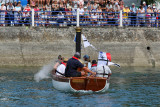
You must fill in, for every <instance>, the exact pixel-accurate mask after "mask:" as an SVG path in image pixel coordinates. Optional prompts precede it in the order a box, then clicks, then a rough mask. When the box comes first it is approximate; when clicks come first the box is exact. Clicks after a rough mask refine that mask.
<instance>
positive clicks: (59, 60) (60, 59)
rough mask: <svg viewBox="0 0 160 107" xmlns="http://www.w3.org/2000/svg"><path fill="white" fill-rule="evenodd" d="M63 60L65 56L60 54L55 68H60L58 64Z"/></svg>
mask: <svg viewBox="0 0 160 107" xmlns="http://www.w3.org/2000/svg"><path fill="white" fill-rule="evenodd" d="M62 62H63V57H62V56H61V55H59V56H58V60H57V61H56V64H55V65H54V67H53V68H54V70H56V69H57V68H58V66H59V65H60V64H61V63H62Z"/></svg>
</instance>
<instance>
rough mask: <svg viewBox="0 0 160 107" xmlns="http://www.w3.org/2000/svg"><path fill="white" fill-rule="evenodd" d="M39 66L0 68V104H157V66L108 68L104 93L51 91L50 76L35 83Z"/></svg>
mask: <svg viewBox="0 0 160 107" xmlns="http://www.w3.org/2000/svg"><path fill="white" fill-rule="evenodd" d="M39 70H40V67H1V68H0V106H1V107H19V106H20V107H50V106H51V107H66V106H67V107H68V106H70V107H75V106H77V107H130V106H132V107H135V106H139V107H145V106H146V107H148V106H151V107H158V106H160V69H159V68H149V67H147V68H145V67H122V68H116V67H113V68H111V70H112V72H113V74H112V76H111V80H110V88H109V90H108V92H106V93H89V94H86V93H66V92H60V91H57V90H55V89H54V88H53V87H52V83H51V79H45V80H42V81H40V82H39V83H37V82H35V81H34V74H35V73H37V72H38V71H39Z"/></svg>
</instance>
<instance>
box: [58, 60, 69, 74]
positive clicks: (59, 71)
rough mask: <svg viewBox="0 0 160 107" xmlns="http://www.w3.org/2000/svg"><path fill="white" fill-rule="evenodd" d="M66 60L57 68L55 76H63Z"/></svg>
mask: <svg viewBox="0 0 160 107" xmlns="http://www.w3.org/2000/svg"><path fill="white" fill-rule="evenodd" d="M67 61H68V59H67V58H64V60H63V62H61V64H60V65H59V66H58V67H57V69H56V75H60V76H64V73H65V69H66V65H67Z"/></svg>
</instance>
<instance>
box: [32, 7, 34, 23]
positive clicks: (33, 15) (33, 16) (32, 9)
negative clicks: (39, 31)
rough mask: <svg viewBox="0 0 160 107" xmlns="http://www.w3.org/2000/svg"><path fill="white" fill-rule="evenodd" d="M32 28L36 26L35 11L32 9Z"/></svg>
mask: <svg viewBox="0 0 160 107" xmlns="http://www.w3.org/2000/svg"><path fill="white" fill-rule="evenodd" d="M32 26H34V9H32Z"/></svg>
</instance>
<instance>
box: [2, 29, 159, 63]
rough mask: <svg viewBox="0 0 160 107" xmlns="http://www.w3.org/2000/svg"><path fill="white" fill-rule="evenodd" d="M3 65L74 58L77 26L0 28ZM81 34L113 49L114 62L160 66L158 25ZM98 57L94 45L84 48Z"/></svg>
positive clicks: (104, 48)
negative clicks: (61, 57)
mask: <svg viewBox="0 0 160 107" xmlns="http://www.w3.org/2000/svg"><path fill="white" fill-rule="evenodd" d="M0 29H1V30H0V65H2V66H3V65H9V66H10V65H13V66H14V65H15V66H42V65H44V64H47V63H49V62H50V61H51V60H53V59H57V56H58V55H59V54H61V55H63V56H65V57H68V58H70V57H72V56H73V54H74V52H75V43H74V42H73V39H74V36H75V34H76V32H75V28H74V27H66V28H41V27H35V28H32V27H31V28H28V27H1V28H0ZM82 33H83V34H84V35H85V36H86V37H87V39H88V40H89V41H90V42H91V43H92V44H93V45H94V46H95V47H96V48H97V49H98V50H99V51H104V52H110V53H111V56H112V61H113V62H115V63H119V64H120V65H121V66H160V35H159V34H160V30H159V29H157V28H129V27H127V28H117V27H101V28H100V27H94V28H83V29H82ZM84 54H89V55H90V56H91V59H97V56H98V52H96V51H94V50H93V49H92V48H90V47H89V48H86V49H82V56H83V55H84Z"/></svg>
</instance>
